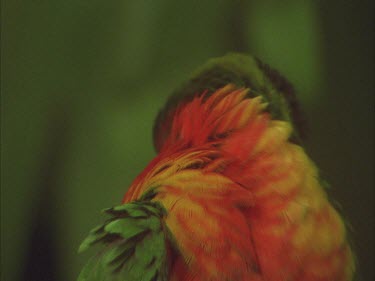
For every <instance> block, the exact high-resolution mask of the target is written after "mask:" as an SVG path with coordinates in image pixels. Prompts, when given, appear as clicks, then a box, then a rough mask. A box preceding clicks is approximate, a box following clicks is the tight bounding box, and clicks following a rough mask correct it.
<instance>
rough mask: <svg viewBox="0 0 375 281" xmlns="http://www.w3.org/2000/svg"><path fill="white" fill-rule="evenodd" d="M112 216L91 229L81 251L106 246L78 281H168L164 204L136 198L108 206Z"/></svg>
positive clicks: (92, 259)
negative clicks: (126, 202) (121, 203)
mask: <svg viewBox="0 0 375 281" xmlns="http://www.w3.org/2000/svg"><path fill="white" fill-rule="evenodd" d="M105 212H106V213H107V214H109V215H110V216H111V217H110V218H109V219H108V220H107V221H106V222H105V223H104V224H103V225H100V226H98V227H96V228H94V229H93V230H91V231H90V233H89V235H88V237H87V238H86V239H85V240H84V241H83V242H82V244H81V245H80V247H79V252H82V251H85V250H86V249H87V248H89V247H91V246H93V245H96V244H101V245H102V246H104V248H103V249H102V250H101V252H99V253H98V254H97V255H96V256H94V257H92V258H91V259H90V260H89V261H88V262H87V264H86V265H85V266H84V268H83V269H82V271H81V273H80V275H79V277H78V280H77V281H120V280H121V281H139V280H142V281H166V280H168V278H167V272H168V268H167V261H166V258H167V257H166V231H164V229H166V227H165V225H164V224H163V221H162V218H163V216H164V215H165V210H164V208H163V207H162V206H161V205H160V204H158V203H154V202H150V201H137V202H132V203H128V204H124V205H121V206H116V207H113V208H110V209H107V210H105Z"/></svg>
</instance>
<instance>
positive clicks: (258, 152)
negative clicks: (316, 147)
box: [124, 85, 354, 281]
mask: <svg viewBox="0 0 375 281" xmlns="http://www.w3.org/2000/svg"><path fill="white" fill-rule="evenodd" d="M249 91H251V89H238V88H237V87H236V86H234V85H227V86H225V87H224V88H221V89H219V90H217V91H216V92H214V93H213V94H212V95H210V96H209V97H206V96H205V94H203V95H198V96H197V97H195V98H194V99H193V100H191V101H190V102H188V103H184V104H183V105H182V106H180V107H179V108H178V109H177V110H176V111H175V115H174V118H173V123H172V127H171V130H170V132H169V134H168V136H167V138H166V139H165V141H164V143H163V145H162V146H161V148H160V153H159V155H158V156H157V157H156V158H155V160H154V161H153V162H151V164H150V166H149V167H147V169H146V170H145V172H144V173H143V174H141V176H140V177H139V178H138V179H137V180H136V181H135V183H134V184H133V185H132V186H131V188H130V189H129V191H128V192H127V194H126V196H125V198H124V202H130V201H132V200H135V199H137V198H138V196H140V195H142V194H143V193H144V192H146V191H147V190H148V189H149V188H150V187H153V188H155V187H156V191H157V195H156V197H155V198H154V200H155V201H158V202H160V203H161V204H162V205H163V206H164V207H165V208H166V211H167V213H168V215H167V216H166V218H165V222H166V225H167V227H168V228H169V229H170V231H171V233H172V235H173V236H174V237H175V245H174V247H175V251H176V253H177V254H176V256H175V259H176V260H175V262H174V264H173V266H172V268H171V277H170V278H171V279H170V280H249V281H251V280H270V281H274V280H275V281H276V280H285V281H286V280H293V281H297V280H301V281H302V280H304V281H309V280H311V281H312V280H314V281H317V280H321V281H323V280H324V281H328V280H329V281H332V280H351V276H352V273H353V270H354V264H353V258H352V254H351V250H350V248H349V246H348V244H347V239H346V233H345V227H344V223H343V221H342V219H341V218H340V216H339V215H338V213H337V212H336V210H335V209H334V208H333V207H332V206H331V205H330V203H329V201H328V200H327V196H326V194H325V192H324V190H323V188H322V187H321V185H320V183H319V178H318V174H317V170H316V168H315V166H314V164H313V163H312V162H311V161H310V160H309V159H308V157H307V156H306V154H305V152H304V150H303V149H302V148H301V147H300V146H297V145H295V144H292V143H291V142H289V141H288V139H289V137H290V134H291V130H292V127H291V124H290V123H288V122H286V121H280V120H272V119H271V116H270V114H269V113H267V112H265V111H264V109H265V108H266V104H264V103H262V98H261V97H255V98H248V92H249Z"/></svg>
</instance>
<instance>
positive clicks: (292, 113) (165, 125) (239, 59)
mask: <svg viewBox="0 0 375 281" xmlns="http://www.w3.org/2000/svg"><path fill="white" fill-rule="evenodd" d="M227 84H234V85H236V86H238V87H244V88H250V90H251V91H250V93H249V95H250V96H251V97H255V96H262V97H263V99H264V101H266V102H268V104H269V105H268V111H269V112H270V113H271V114H272V117H273V118H275V119H279V120H286V121H289V122H290V123H291V124H293V126H294V129H295V130H294V132H293V141H295V142H299V141H300V140H301V139H303V138H304V137H305V130H306V124H305V118H304V117H303V115H302V113H301V111H300V108H299V105H298V103H297V100H296V97H295V93H294V89H293V87H292V85H291V84H290V83H289V82H288V81H287V80H286V79H285V78H284V77H282V76H281V75H280V74H279V73H278V72H277V71H275V70H273V69H271V68H270V67H269V66H268V65H266V64H264V63H262V62H261V61H260V60H258V59H256V58H253V57H251V56H247V55H242V54H236V53H233V54H228V55H226V56H223V57H219V58H214V59H211V60H209V61H208V62H207V63H206V64H204V65H203V66H202V67H200V68H198V69H197V70H196V71H195V72H194V73H193V74H192V78H191V79H190V80H188V81H187V82H185V83H184V84H183V85H182V86H181V87H180V88H178V89H177V90H176V91H174V93H173V94H172V96H171V97H170V99H169V100H168V103H167V104H166V106H165V107H164V109H163V110H162V111H161V112H160V113H159V115H158V117H157V119H156V121H155V124H154V142H155V147H156V149H157V150H158V148H159V146H160V143H161V142H163V139H164V138H165V137H166V136H167V135H168V133H169V129H170V127H169V126H170V124H171V120H172V118H173V112H174V110H175V109H176V105H177V104H181V103H184V102H187V101H190V100H192V99H193V97H194V96H196V95H200V94H202V93H204V92H208V94H210V93H213V92H214V91H215V90H217V89H219V88H221V87H224V86H225V85H227Z"/></svg>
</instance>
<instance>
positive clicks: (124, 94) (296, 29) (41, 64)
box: [1, 0, 374, 281]
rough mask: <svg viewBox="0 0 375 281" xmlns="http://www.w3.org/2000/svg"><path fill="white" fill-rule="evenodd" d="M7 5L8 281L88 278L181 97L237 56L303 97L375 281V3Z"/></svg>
mask: <svg viewBox="0 0 375 281" xmlns="http://www.w3.org/2000/svg"><path fill="white" fill-rule="evenodd" d="M2 4H3V5H2V11H1V19H2V24H1V28H2V49H1V52H2V64H1V72H2V73H1V74H2V83H1V90H2V100H1V101H2V103H1V129H2V132H1V133H2V134H1V152H2V154H1V172H2V175H1V280H4V281H10V280H30V281H34V280H35V281H36V280H38V281H44V280H46V281H52V280H61V281H65V280H75V278H76V276H77V274H78V272H79V270H80V268H81V267H82V266H83V264H84V263H85V261H86V260H87V258H88V256H89V255H90V253H89V254H86V255H85V254H83V255H77V253H76V252H77V248H78V245H79V243H80V241H81V240H82V239H83V238H84V237H85V235H86V234H87V232H88V230H89V229H90V228H92V227H93V226H95V225H96V224H97V223H99V222H100V221H102V217H101V215H100V214H99V211H100V210H101V209H103V208H105V207H110V206H113V205H115V204H118V203H119V202H120V200H121V198H122V196H123V194H124V192H125V191H126V189H127V187H128V186H129V184H130V183H131V181H132V179H133V178H134V177H135V176H136V175H137V174H138V173H139V172H140V171H141V170H142V169H143V167H144V166H145V165H146V164H147V163H148V161H149V160H150V159H151V158H152V157H153V156H154V155H155V153H154V150H153V147H152V140H151V128H152V123H153V119H154V117H155V115H156V113H157V112H158V110H159V109H160V107H161V106H162V105H163V103H164V102H165V100H166V98H167V96H168V95H169V94H170V93H171V91H172V90H173V89H174V88H175V87H176V86H177V85H178V84H179V83H180V82H181V81H183V80H184V79H186V78H187V77H188V75H189V74H190V72H191V71H192V70H193V69H194V68H195V67H197V66H199V65H201V64H202V63H204V62H205V61H206V60H207V59H208V58H211V57H215V56H221V55H223V54H225V53H227V52H229V51H242V52H246V53H251V54H254V55H256V56H258V57H259V58H261V59H262V60H263V61H265V62H267V63H269V64H270V65H272V66H273V67H275V68H277V69H279V70H280V71H281V72H282V73H283V74H284V75H285V76H286V77H288V78H289V79H290V80H291V81H292V82H293V84H294V85H295V87H296V89H297V91H298V93H299V98H300V101H301V103H302V106H303V108H304V110H305V112H306V116H307V118H308V120H309V124H310V126H309V132H310V133H309V139H308V141H307V143H306V149H307V151H308V152H309V154H310V156H311V157H312V158H313V160H314V161H315V162H316V163H317V164H318V166H319V167H320V169H321V172H322V175H323V176H324V177H325V179H326V180H327V181H328V182H329V183H330V185H331V187H330V189H329V193H330V194H331V195H332V197H334V198H335V199H336V200H337V201H338V202H340V205H341V206H342V209H343V213H344V214H345V216H346V217H347V218H348V220H349V221H350V222H351V225H352V231H351V237H352V240H353V241H354V245H355V249H356V252H357V255H358V260H359V267H360V274H359V277H358V280H369V281H370V280H374V279H373V276H374V275H373V274H374V270H373V266H374V240H373V236H374V192H373V188H374V180H373V179H374V177H373V170H374V149H373V148H374V131H373V124H374V116H373V112H374V98H373V95H374V36H373V31H374V7H373V6H374V4H373V1H299V0H294V1H292V0H286V1H260V0H258V1H230V0H227V1H225V0H215V1H214V0H211V1H196V2H195V1H172V0H169V1H97V0H91V1H83V0H76V1H72V0H65V1H56V0H49V1H42V0H40V1H21V0H12V1H10V0H3V3H2ZM91 254H92V253H91Z"/></svg>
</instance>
